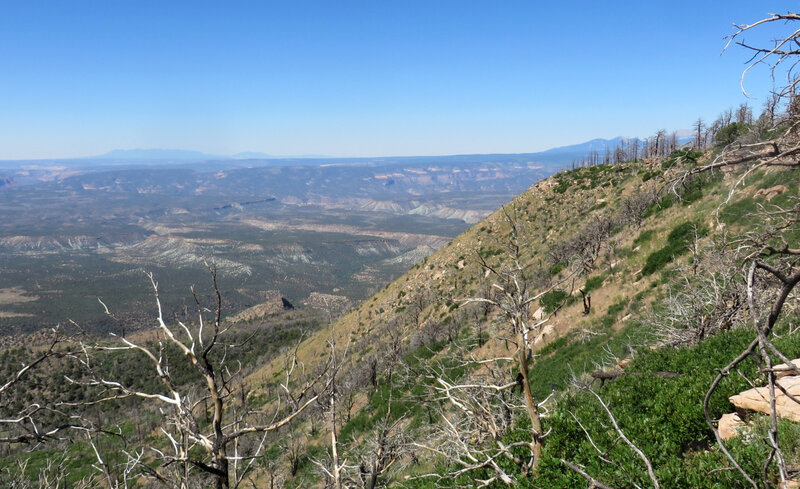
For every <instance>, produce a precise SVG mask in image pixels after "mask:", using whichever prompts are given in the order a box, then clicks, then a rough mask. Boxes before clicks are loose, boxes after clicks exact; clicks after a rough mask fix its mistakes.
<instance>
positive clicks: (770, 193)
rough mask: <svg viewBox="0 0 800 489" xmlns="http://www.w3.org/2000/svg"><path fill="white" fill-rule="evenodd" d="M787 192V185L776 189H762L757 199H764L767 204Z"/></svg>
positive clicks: (776, 186) (757, 193)
mask: <svg viewBox="0 0 800 489" xmlns="http://www.w3.org/2000/svg"><path fill="white" fill-rule="evenodd" d="M787 190H789V189H788V188H787V187H786V185H775V186H774V187H770V188H762V189H760V190H759V191H758V192H756V194H755V197H764V198H765V199H766V200H767V202H769V201H770V200H772V199H774V198H775V197H777V196H778V195H780V194H782V193H784V192H786V191H787Z"/></svg>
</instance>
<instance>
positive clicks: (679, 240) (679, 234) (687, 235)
mask: <svg viewBox="0 0 800 489" xmlns="http://www.w3.org/2000/svg"><path fill="white" fill-rule="evenodd" d="M695 232H696V233H697V235H698V236H705V235H706V233H708V229H707V228H706V227H705V226H702V225H698V224H696V223H694V222H691V221H687V222H684V223H682V224H679V225H678V226H676V227H675V229H673V230H672V231H671V232H670V233H669V235H668V236H667V244H666V246H664V247H663V248H661V249H659V250H656V251H654V252H652V253H650V255H648V256H647V260H646V261H645V264H644V267H642V275H645V276H646V275H650V274H652V273H654V272H656V271H658V270H661V269H662V268H664V266H665V265H667V264H668V263H670V262H671V261H672V260H673V259H674V258H675V257H676V256H680V255H682V254H684V253H686V252H687V251H688V246H689V242H690V241H691V240H692V239H694V236H695Z"/></svg>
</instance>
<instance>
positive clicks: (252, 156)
mask: <svg viewBox="0 0 800 489" xmlns="http://www.w3.org/2000/svg"><path fill="white" fill-rule="evenodd" d="M686 132H687V131H683V132H681V131H679V138H678V141H679V142H681V143H685V142H688V141H690V140H691V136H685V135H684V133H686ZM681 136H682V137H681ZM631 140H632V138H624V137H621V136H619V137H615V138H612V139H600V138H598V139H592V140H591V141H585V142H583V143H578V144H572V145H568V146H560V147H557V148H551V149H548V150H545V151H539V152H536V153H499V154H461V155H446V156H377V157H349V158H348V157H330V156H321V155H298V156H276V155H270V154H267V153H261V152H252V151H248V152H241V153H236V154H233V155H214V154H208V153H203V152H200V151H192V150H184V149H115V150H113V151H110V152H108V153H105V154H102V155H97V156H90V157H85V158H54V159H45V160H0V168H5V169H12V168H17V167H19V166H20V165H21V164H24V165H31V166H35V167H39V166H43V165H44V166H46V165H53V164H58V165H65V166H69V167H71V168H75V169H78V168H82V169H90V168H95V167H115V168H121V167H128V168H137V167H142V166H159V167H164V166H165V165H166V166H170V167H195V165H197V164H198V163H201V164H202V167H203V169H204V170H205V171H217V170H223V169H231V168H251V167H289V166H328V165H335V166H372V167H377V166H388V165H395V164H397V165H409V164H447V165H453V164H455V165H460V164H470V163H479V162H495V163H500V162H503V163H524V164H528V163H536V164H541V165H543V166H547V167H550V168H558V167H561V166H568V165H569V164H570V163H571V162H573V161H575V160H579V159H582V158H585V157H586V156H588V155H589V153H590V152H592V151H597V152H598V153H600V154H601V155H602V154H604V153H605V151H606V149H607V148H608V149H609V150H612V151H613V150H614V149H615V148H616V147H617V146H619V145H620V144H621V143H622V142H623V141H631Z"/></svg>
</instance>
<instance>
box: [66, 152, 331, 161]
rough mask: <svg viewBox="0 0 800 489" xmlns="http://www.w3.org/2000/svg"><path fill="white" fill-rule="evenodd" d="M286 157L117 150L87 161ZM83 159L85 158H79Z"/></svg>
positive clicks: (256, 153) (276, 157) (253, 153)
mask: <svg viewBox="0 0 800 489" xmlns="http://www.w3.org/2000/svg"><path fill="white" fill-rule="evenodd" d="M283 158H286V157H285V156H276V155H271V154H267V153H260V152H257V151H244V152H241V153H236V154H233V155H212V154H208V153H202V152H200V151H192V150H186V149H115V150H113V151H109V152H108V153H104V154H101V155H97V156H91V157H89V158H87V159H92V160H114V161H120V160H126V161H140V160H161V161H210V160H267V159H283ZM291 158H325V156H320V155H301V156H291ZM79 159H83V158H79Z"/></svg>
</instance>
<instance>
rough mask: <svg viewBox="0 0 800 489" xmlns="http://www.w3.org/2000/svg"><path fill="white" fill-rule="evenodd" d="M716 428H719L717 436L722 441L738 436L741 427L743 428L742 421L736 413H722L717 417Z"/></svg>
mask: <svg viewBox="0 0 800 489" xmlns="http://www.w3.org/2000/svg"><path fill="white" fill-rule="evenodd" d="M717 428H718V429H719V437H720V438H722V440H723V441H727V440H730V439H731V438H736V437H737V436H739V434H740V433H741V430H742V428H744V421H742V418H740V417H739V415H738V414H736V413H728V414H723V415H722V417H721V418H720V419H719V424H718V425H717Z"/></svg>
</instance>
